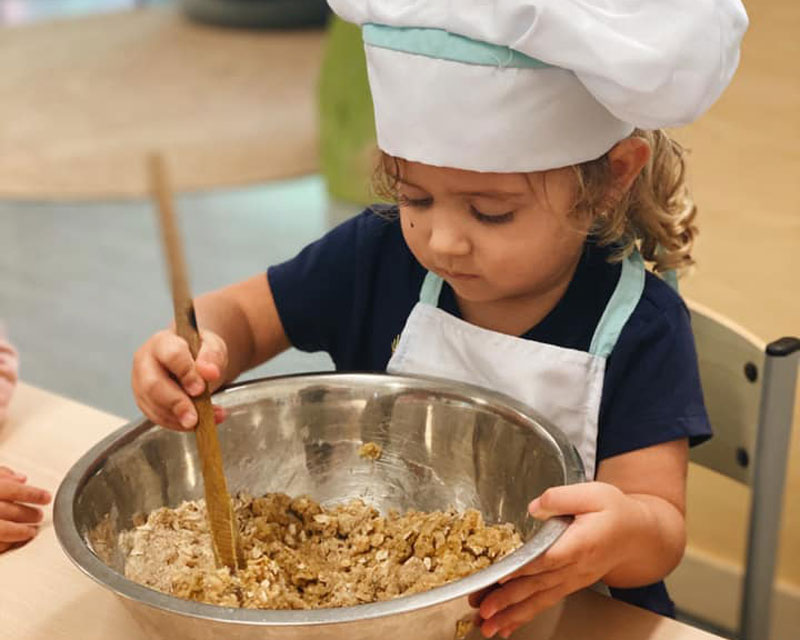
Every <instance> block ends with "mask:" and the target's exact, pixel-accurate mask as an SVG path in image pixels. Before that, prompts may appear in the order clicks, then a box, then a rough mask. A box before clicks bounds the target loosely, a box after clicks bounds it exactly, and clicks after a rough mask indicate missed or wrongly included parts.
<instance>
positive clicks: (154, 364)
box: [131, 330, 228, 430]
mask: <svg viewBox="0 0 800 640" xmlns="http://www.w3.org/2000/svg"><path fill="white" fill-rule="evenodd" d="M200 337H201V340H202V344H201V347H200V353H198V354H197V362H195V361H194V360H193V359H192V354H191V352H190V351H189V345H188V344H186V341H185V340H183V339H182V338H180V337H178V335H177V334H176V333H175V332H174V331H172V330H164V331H159V332H158V333H156V334H155V335H154V336H152V337H151V338H150V339H149V340H148V341H147V342H145V343H144V344H143V345H142V346H141V347H139V350H138V351H137V352H136V354H135V355H134V357H133V370H132V371H131V386H132V387H133V395H134V397H135V398H136V404H138V405H139V408H140V409H141V410H142V412H143V413H144V414H145V415H146V416H147V417H148V418H150V419H151V420H152V421H153V422H155V423H157V424H160V425H161V426H163V427H167V428H169V429H176V430H186V429H194V427H195V426H197V412H196V411H195V408H194V405H193V404H192V400H191V398H190V397H189V396H199V395H200V394H201V393H203V391H204V390H205V388H206V385H207V384H208V386H209V388H210V389H211V390H214V389H215V388H216V387H217V386H219V384H220V383H221V382H222V375H223V372H224V371H225V368H226V367H227V365H228V348H227V346H226V345H225V341H224V340H223V339H222V338H220V337H219V336H218V335H217V334H216V333H213V332H212V331H201V332H200ZM224 417H225V416H224V412H223V410H222V409H221V408H220V407H214V418H215V419H216V421H217V422H222V420H223V419H224Z"/></svg>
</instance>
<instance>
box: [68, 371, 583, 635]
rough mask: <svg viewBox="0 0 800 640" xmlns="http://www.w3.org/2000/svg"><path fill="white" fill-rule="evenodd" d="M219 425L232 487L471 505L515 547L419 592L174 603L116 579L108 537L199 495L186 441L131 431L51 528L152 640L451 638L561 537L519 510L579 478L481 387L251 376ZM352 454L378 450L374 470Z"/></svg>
mask: <svg viewBox="0 0 800 640" xmlns="http://www.w3.org/2000/svg"><path fill="white" fill-rule="evenodd" d="M214 400H215V402H216V403H218V404H220V405H222V406H224V407H225V408H226V409H227V412H228V415H229V418H228V419H227V420H226V422H225V423H223V424H222V425H220V441H221V445H222V449H223V457H224V461H225V471H226V476H227V478H228V483H229V489H230V491H231V492H232V493H233V492H237V491H240V490H241V491H248V492H249V493H251V494H253V495H258V494H262V493H266V492H269V491H281V492H284V493H288V494H289V495H300V494H309V495H311V496H312V497H313V498H314V499H316V500H318V501H320V502H322V503H323V504H329V503H333V502H338V501H342V500H347V499H350V498H355V497H360V498H362V499H363V500H365V501H367V502H369V503H371V504H373V505H375V506H376V507H378V508H379V509H380V510H382V511H385V510H388V509H389V508H395V509H398V510H401V511H403V510H406V509H409V508H414V509H421V510H435V509H445V508H447V507H449V506H455V507H457V508H468V507H474V508H477V509H479V510H480V511H481V512H482V513H483V516H484V518H485V519H486V520H487V521H489V522H512V523H514V524H515V525H516V526H517V528H518V529H519V531H520V532H521V534H522V537H523V539H524V540H525V544H524V545H523V546H522V547H520V548H519V549H518V550H517V551H515V552H514V553H512V554H510V555H508V556H507V557H505V558H504V559H502V560H501V561H499V562H498V563H496V564H494V565H492V566H491V567H488V568H486V569H483V570H481V571H479V572H477V573H475V574H473V575H471V576H469V577H467V578H464V579H462V580H458V581H456V582H452V583H450V584H447V585H444V586H442V587H439V588H436V589H433V590H431V591H428V592H425V593H420V594H415V595H412V596H406V597H401V598H396V599H394V600H389V601H385V602H377V603H373V604H365V605H359V606H355V607H342V608H336V609H317V610H312V611H267V610H251V609H233V608H227V607H218V606H214V605H208V604H202V603H197V602H191V601H187V600H181V599H179V598H175V597H172V596H169V595H166V594H162V593H159V592H156V591H153V590H151V589H148V588H146V587H143V586H140V585H138V584H135V583H133V582H131V581H130V580H127V579H126V578H125V577H124V576H123V574H122V568H123V558H122V554H121V552H120V550H119V548H118V546H117V536H118V533H119V532H120V531H121V530H123V529H126V528H130V527H131V526H132V525H133V519H134V517H135V516H137V515H138V514H147V513H149V512H150V511H152V510H153V509H156V508H158V507H162V506H171V507H174V506H177V505H178V504H180V502H181V501H183V500H189V499H197V498H201V497H202V495H203V491H202V477H201V472H200V467H199V462H198V459H197V455H196V451H195V444H194V437H193V436H192V435H190V434H181V433H176V432H172V431H168V430H166V429H161V428H160V427H157V426H155V425H153V423H152V422H150V421H148V420H140V421H137V422H133V423H130V424H128V425H126V426H124V427H122V428H121V429H119V430H118V431H116V432H115V433H112V434H111V435H110V436H108V437H107V438H106V439H104V440H102V441H101V442H100V443H98V444H97V445H96V446H95V447H93V448H92V449H91V450H89V451H88V452H87V453H86V454H85V455H84V456H83V457H82V458H81V459H80V460H79V461H78V462H77V463H76V464H75V465H74V466H73V467H72V469H71V470H70V471H69V473H68V474H67V476H66V477H65V479H64V481H63V482H62V484H61V486H60V488H59V490H58V493H57V495H56V500H55V506H54V521H55V527H56V533H57V535H58V538H59V541H60V542H61V545H62V547H63V548H64V550H65V552H66V553H67V555H68V556H69V557H70V558H71V559H72V561H73V562H74V563H75V564H76V565H77V566H78V567H79V568H80V569H81V570H83V571H84V572H85V573H86V574H88V575H89V576H90V577H91V578H93V579H94V580H96V581H97V582H99V583H100V584H101V585H103V586H104V587H106V588H107V589H110V590H112V591H114V592H116V593H117V594H118V595H120V596H122V598H123V601H124V602H125V603H126V604H127V605H128V607H129V608H130V609H131V611H132V612H133V613H134V614H135V615H136V617H137V619H138V620H139V621H140V623H141V624H142V625H143V626H144V627H145V629H146V630H147V631H148V632H149V634H150V635H151V637H163V638H175V637H178V638H180V637H192V638H196V639H202V638H209V639H210V638H219V637H225V638H229V639H239V638H241V639H249V638H259V639H261V640H267V639H273V638H274V639H281V640H291V639H299V638H314V639H318V640H327V639H337V640H338V639H340V638H347V639H348V640H360V639H366V638H378V637H379V638H381V639H382V640H392V639H393V638H404V639H407V638H415V639H416V638H430V639H434V638H435V639H438V638H442V639H446V640H451V639H452V638H453V636H454V630H455V623H456V621H457V620H459V619H460V618H462V617H463V616H464V615H466V614H469V612H470V609H469V606H468V604H467V596H468V595H469V594H470V593H473V592H475V591H477V590H479V589H481V588H483V587H486V586H489V585H491V584H493V583H495V582H496V581H497V580H498V579H500V578H501V577H502V576H504V575H507V574H509V573H511V572H513V571H514V570H515V569H517V568H518V567H520V566H522V565H523V564H526V563H527V562H530V561H531V560H532V559H533V558H535V557H536V556H538V555H539V554H541V553H542V552H543V551H544V550H545V549H547V548H548V547H549V546H550V545H551V544H552V543H553V542H554V541H555V540H556V539H557V538H558V536H559V535H561V533H562V532H563V530H564V528H565V527H566V522H565V521H564V520H562V519H554V520H550V521H548V522H546V523H540V522H537V521H535V520H533V519H532V518H530V517H528V516H527V511H526V507H527V504H528V502H529V501H530V500H531V499H532V498H533V497H535V496H536V495H538V494H539V493H541V492H542V491H544V490H545V489H547V488H548V487H550V486H555V485H562V484H571V483H574V482H579V481H582V480H583V471H582V466H581V463H580V459H579V457H578V455H577V453H576V452H575V450H574V448H573V447H572V446H571V445H570V444H569V443H568V441H567V440H566V439H565V437H564V436H563V435H562V434H561V433H560V432H559V431H558V430H557V429H555V428H553V427H552V426H550V425H548V424H546V423H545V422H543V421H542V420H541V419H540V418H538V417H536V415H535V414H533V413H532V411H531V410H530V408H528V407H526V406H524V405H522V404H520V403H517V402H515V401H514V400H512V399H510V398H508V397H506V396H503V395H500V394H496V393H493V392H490V391H487V390H485V389H482V388H479V387H474V386H470V385H465V384H461V383H456V382H451V381H446V380H438V379H431V378H424V377H414V376H392V375H384V374H310V375H299V376H288V377H278V378H268V379H263V380H257V381H253V382H248V383H244V384H240V385H236V386H233V387H230V388H228V389H226V390H224V391H222V392H220V393H218V394H216V395H215V398H214ZM364 442H375V443H377V444H379V445H381V447H382V448H383V455H382V457H381V458H380V459H379V460H378V461H376V462H374V461H371V460H365V459H363V458H361V457H360V456H359V455H358V448H359V446H360V445H361V444H362V443H364Z"/></svg>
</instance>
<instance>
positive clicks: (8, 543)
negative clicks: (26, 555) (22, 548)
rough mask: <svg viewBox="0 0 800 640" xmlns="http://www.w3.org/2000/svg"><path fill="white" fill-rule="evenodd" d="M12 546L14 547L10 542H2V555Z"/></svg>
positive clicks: (0, 551) (0, 543)
mask: <svg viewBox="0 0 800 640" xmlns="http://www.w3.org/2000/svg"><path fill="white" fill-rule="evenodd" d="M12 546H14V545H13V544H11V543H10V542H0V553H3V552H4V551H8V550H9V549H10V548H11V547H12Z"/></svg>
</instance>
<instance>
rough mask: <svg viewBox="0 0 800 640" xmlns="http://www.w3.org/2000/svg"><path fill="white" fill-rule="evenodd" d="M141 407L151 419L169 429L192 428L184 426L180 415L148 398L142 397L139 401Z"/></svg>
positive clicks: (183, 429)
mask: <svg viewBox="0 0 800 640" xmlns="http://www.w3.org/2000/svg"><path fill="white" fill-rule="evenodd" d="M139 407H140V408H141V410H142V412H143V413H144V415H146V416H147V417H148V418H150V420H152V421H153V422H155V423H156V424H158V425H161V426H162V427H166V428H167V429H173V430H174V431H186V430H187V429H189V430H191V428H192V427H184V426H183V425H182V424H181V423H180V421H179V420H178V417H177V416H176V415H175V414H174V413H172V411H171V410H170V409H164V408H162V407H159V406H158V405H155V404H153V403H152V402H150V401H149V400H148V399H147V398H143V399H141V401H140V402H139Z"/></svg>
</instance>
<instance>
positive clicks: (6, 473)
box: [0, 466, 28, 482]
mask: <svg viewBox="0 0 800 640" xmlns="http://www.w3.org/2000/svg"><path fill="white" fill-rule="evenodd" d="M0 478H9V479H13V480H16V481H17V482H26V481H27V480H28V476H26V475H25V474H24V473H17V472H16V471H14V470H13V469H9V468H8V467H3V466H0Z"/></svg>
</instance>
